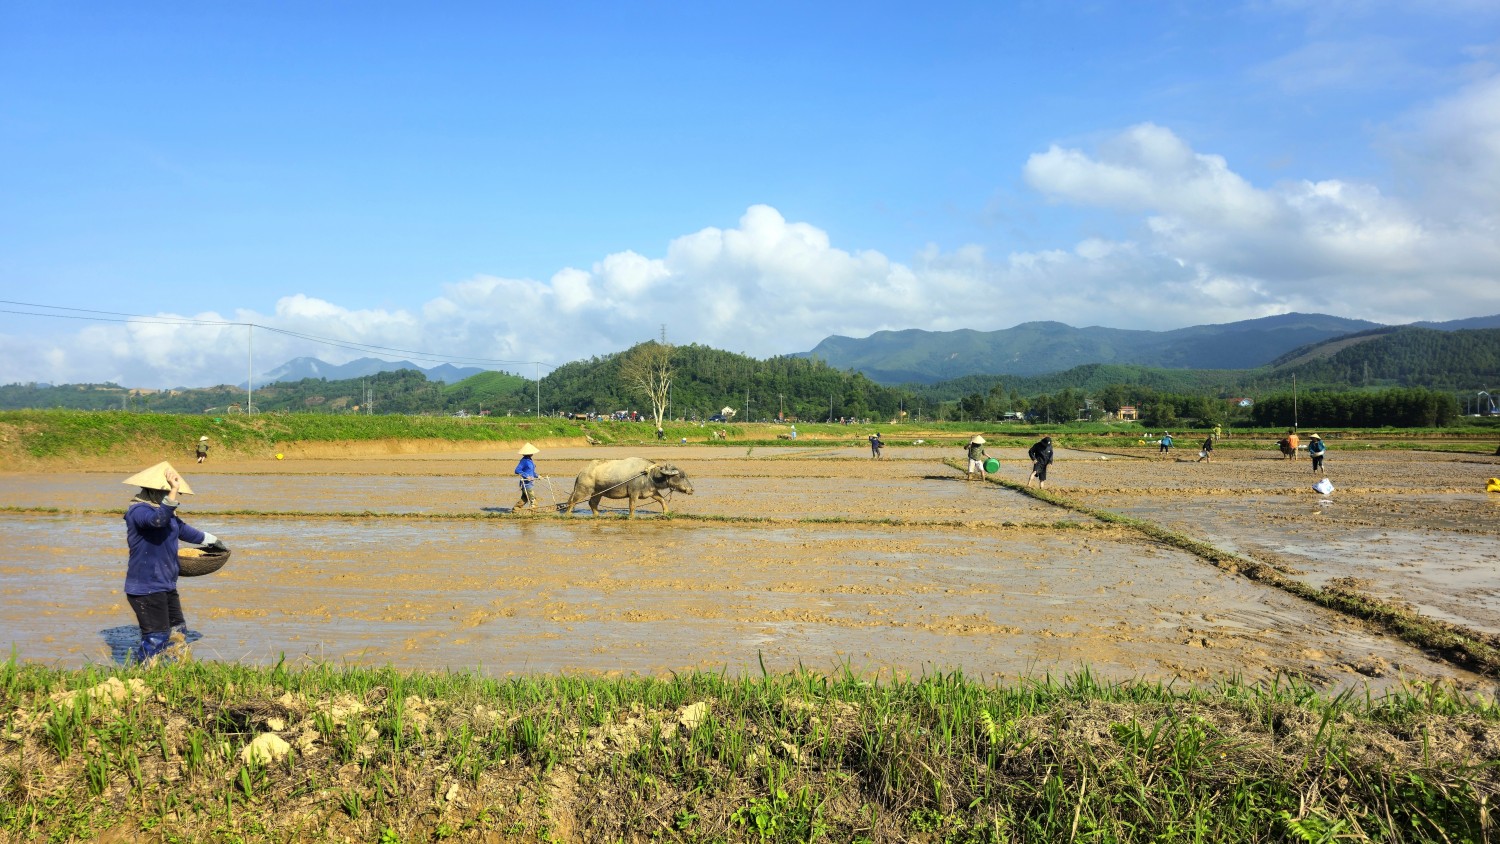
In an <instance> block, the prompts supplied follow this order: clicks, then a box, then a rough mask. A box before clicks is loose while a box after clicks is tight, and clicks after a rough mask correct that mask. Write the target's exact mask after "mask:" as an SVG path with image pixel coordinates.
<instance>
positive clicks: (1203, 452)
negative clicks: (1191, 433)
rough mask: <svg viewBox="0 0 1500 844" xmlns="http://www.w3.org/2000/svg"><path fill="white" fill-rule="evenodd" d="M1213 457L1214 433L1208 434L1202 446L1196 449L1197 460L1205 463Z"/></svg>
mask: <svg viewBox="0 0 1500 844" xmlns="http://www.w3.org/2000/svg"><path fill="white" fill-rule="evenodd" d="M1213 458H1214V435H1213V434H1209V435H1208V438H1207V439H1205V440H1204V441H1203V448H1201V449H1199V450H1198V462H1199V463H1207V462H1209V461H1211V460H1213Z"/></svg>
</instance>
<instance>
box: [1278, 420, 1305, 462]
mask: <svg viewBox="0 0 1500 844" xmlns="http://www.w3.org/2000/svg"><path fill="white" fill-rule="evenodd" d="M1299 442H1301V441H1300V440H1298V439H1297V431H1296V429H1295V428H1287V429H1286V448H1283V449H1282V450H1281V451H1282V453H1283V454H1285V455H1286V456H1287V459H1289V460H1296V459H1297V445H1298V443H1299Z"/></svg>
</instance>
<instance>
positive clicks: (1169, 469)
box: [0, 445, 1500, 689]
mask: <svg viewBox="0 0 1500 844" xmlns="http://www.w3.org/2000/svg"><path fill="white" fill-rule="evenodd" d="M991 454H992V455H993V456H997V457H999V458H1000V459H1001V463H1002V466H1001V469H1000V472H999V473H998V475H999V476H1000V477H1003V478H1005V479H1008V480H1010V481H1016V482H1019V481H1024V480H1025V479H1026V475H1027V474H1028V471H1029V465H1027V463H1026V461H1025V456H1024V454H1023V453H1022V452H1021V451H1020V450H1010V451H1007V450H1003V449H991ZM886 455H887V459H885V460H881V461H874V460H871V459H869V456H868V451H867V450H864V449H852V448H842V447H827V446H817V445H812V446H808V447H779V448H746V447H744V446H727V447H707V446H673V445H668V446H663V447H647V448H624V447H618V448H617V447H599V448H577V447H570V448H555V449H550V450H546V451H543V453H542V454H540V455H538V457H537V464H538V467H539V469H540V471H541V472H542V473H543V475H544V476H545V478H544V480H542V481H541V482H539V484H538V487H537V491H538V493H539V499H540V504H539V506H538V509H537V511H536V512H535V513H529V514H517V513H513V512H511V507H512V505H513V504H514V503H515V502H516V499H517V492H516V482H515V477H514V475H513V474H512V469H513V468H514V465H515V461H516V457H515V456H514V455H512V454H508V453H496V452H494V451H484V452H474V453H442V454H428V455H422V454H413V455H399V456H389V457H381V458H365V457H350V458H339V457H325V458H317V459H304V458H293V459H288V460H283V461H274V460H237V461H215V462H211V463H209V464H206V465H203V466H195V465H192V464H188V465H184V466H179V468H180V469H181V470H182V471H183V472H184V473H185V474H186V475H187V477H188V479H189V480H190V481H191V483H192V485H193V487H194V489H195V490H196V492H197V494H196V495H194V496H192V497H189V498H188V499H187V502H186V504H185V506H184V507H183V509H182V511H181V515H182V516H183V517H184V518H185V519H186V520H187V521H188V522H190V523H192V524H194V525H195V526H198V527H200V528H203V529H206V530H209V531H211V532H213V533H215V534H217V535H218V536H220V537H221V538H222V539H224V540H225V541H226V542H227V543H228V544H229V545H230V547H231V548H233V549H234V556H233V558H232V559H231V560H230V562H229V564H228V565H227V566H225V568H223V569H222V570H220V571H219V572H218V573H216V574H213V575H209V576H206V577H199V578H185V579H183V580H182V582H181V594H182V601H183V605H184V608H185V610H186V612H187V616H188V623H189V627H190V628H191V630H192V631H193V633H192V636H191V637H190V639H191V641H192V649H193V653H194V655H195V657H196V658H198V659H214V660H230V661H243V662H247V663H258V664H267V663H274V662H276V661H277V660H278V659H280V658H282V657H283V656H284V657H285V658H286V659H287V660H288V661H289V662H296V661H300V660H309V661H311V660H317V661H324V662H334V663H349V664H365V665H386V664H392V665H396V666H402V667H411V668H426V669H434V668H443V667H451V668H463V669H477V670H480V671H482V672H484V673H487V674H492V675H497V676H507V675H519V674H533V673H553V672H583V673H591V674H605V675H608V674H616V673H625V674H658V675H659V674H664V673H666V672H670V671H681V670H692V669H704V670H712V671H727V672H729V673H732V674H738V673H747V672H759V671H760V670H761V667H760V666H761V664H762V662H763V663H764V664H765V666H766V667H767V668H769V669H770V670H773V671H777V670H786V669H791V668H795V667H796V666H798V665H801V666H804V667H807V668H814V669H828V670H836V669H841V668H842V667H845V666H847V667H850V668H852V669H854V670H856V671H859V672H863V673H868V674H875V675H881V674H884V675H916V674H920V673H922V672H924V671H931V670H949V669H953V668H961V669H963V670H964V672H965V673H966V674H968V675H969V676H971V677H975V678H983V679H985V680H991V679H1006V678H1015V677H1017V676H1021V675H1032V676H1034V675H1038V674H1042V673H1045V672H1051V673H1054V674H1061V673H1064V672H1069V671H1074V670H1077V669H1079V668H1081V667H1084V666H1087V667H1089V668H1090V669H1091V670H1093V671H1094V672H1096V673H1098V674H1101V675H1103V676H1105V677H1109V678H1113V679H1122V680H1123V679H1128V678H1145V679H1173V678H1178V679H1181V680H1183V681H1187V682H1205V681H1211V680H1214V679H1217V678H1223V677H1227V676H1231V675H1238V676H1240V677H1242V678H1245V679H1247V680H1255V679H1259V678H1264V677H1271V676H1273V675H1276V674H1278V673H1288V674H1292V675H1296V676H1299V677H1302V678H1305V679H1308V680H1310V681H1312V682H1314V683H1317V684H1319V685H1324V686H1328V687H1338V686H1345V685H1351V684H1359V683H1370V684H1372V685H1375V686H1380V685H1383V684H1388V683H1395V682H1398V681H1400V680H1401V679H1403V678H1404V679H1427V678H1438V677H1446V678H1454V679H1456V680H1458V681H1459V682H1460V683H1462V684H1465V685H1469V686H1473V687H1476V688H1477V687H1483V688H1486V689H1488V688H1489V687H1490V686H1491V685H1492V681H1490V680H1487V679H1484V678H1480V677H1477V676H1475V675H1472V674H1468V673H1466V672H1465V671H1463V670H1461V669H1459V668H1456V667H1454V666H1453V665H1451V664H1449V663H1447V662H1445V661H1443V660H1441V659H1438V658H1435V657H1433V656H1430V655H1428V654H1425V653H1423V652H1422V651H1421V650H1419V649H1417V648H1415V647H1413V646H1411V645H1409V644H1406V643H1403V642H1401V641H1399V640H1397V639H1395V638H1394V637H1392V636H1390V635H1387V634H1385V633H1383V632H1382V631H1380V630H1377V629H1375V628H1373V627H1371V626H1368V625H1366V624H1365V623H1363V622H1359V621H1356V620H1353V619H1350V618H1348V617H1346V616H1343V615H1341V614H1339V613H1336V612H1333V611H1330V610H1325V609H1322V608H1320V607H1317V606H1314V605H1312V604H1310V603H1308V602H1306V601H1303V600H1301V599H1299V598H1297V597H1294V596H1292V595H1289V594H1287V593H1285V592H1283V591H1280V590H1277V589H1274V588H1270V587H1267V586H1265V585H1263V584H1259V583H1256V582H1254V581H1252V580H1250V579H1248V578H1245V577H1242V576H1239V575H1236V574H1233V573H1227V572H1224V571H1221V570H1220V569H1218V568H1215V567H1213V566H1211V565H1209V564H1208V563H1206V562H1205V561H1204V560H1202V559H1200V558H1199V557H1197V556H1195V555H1193V554H1191V553H1188V552H1187V551H1183V550H1179V549H1178V548H1175V547H1170V546H1168V545H1164V544H1161V543H1159V542H1156V541H1154V540H1151V539H1149V538H1146V537H1144V536H1142V535H1141V534H1140V533H1138V532H1136V531H1132V530H1130V529H1128V528H1122V527H1117V526H1114V525H1111V524H1107V523H1104V522H1100V521H1097V520H1095V519H1094V518H1092V517H1089V516H1085V515H1081V514H1079V513H1078V512H1076V511H1074V510H1070V509H1067V508H1065V507H1059V506H1054V505H1051V504H1048V503H1045V502H1041V501H1037V500H1035V499H1032V498H1030V497H1028V496H1026V495H1024V494H1022V493H1020V492H1018V491H1016V490H1013V489H1007V488H1005V487H1004V486H1001V485H998V484H994V483H988V482H969V481H966V480H965V479H964V476H963V473H962V471H960V470H958V469H955V468H953V466H952V465H950V462H951V461H954V459H955V458H960V457H962V451H961V450H960V449H956V448H951V447H950V448H941V449H940V448H924V447H910V448H895V447H891V448H887V449H886ZM627 456H643V457H648V458H652V459H657V460H663V461H668V462H672V463H675V464H676V465H677V466H678V467H679V468H681V469H683V470H684V471H685V472H686V473H687V474H688V476H689V478H690V479H691V481H692V483H693V485H694V487H695V488H696V494H695V495H693V496H691V497H688V496H683V495H676V496H675V497H673V498H672V499H671V501H670V503H669V507H670V508H671V510H672V513H673V517H672V518H662V517H661V515H660V511H659V508H657V507H655V506H654V505H652V506H649V507H647V508H646V511H645V512H644V513H640V512H638V513H637V517H636V518H635V519H633V520H631V519H626V518H625V517H624V511H623V507H622V506H621V502H608V501H607V502H606V506H607V508H608V509H607V510H606V511H605V512H604V513H602V514H601V515H600V516H598V517H595V516H591V515H590V514H589V512H588V508H587V507H586V506H580V507H579V508H578V512H576V513H574V514H572V515H564V514H559V513H558V512H556V509H555V508H554V507H553V506H552V505H554V504H555V503H557V502H560V501H563V500H565V499H566V498H567V495H568V492H569V490H570V489H571V486H572V477H573V475H574V474H575V473H576V472H577V471H578V470H579V469H580V468H581V467H582V466H583V464H584V463H586V462H587V461H588V460H591V459H596V458H614V457H627ZM1196 457H1197V453H1196V452H1195V451H1194V452H1191V453H1188V454H1183V455H1172V456H1169V457H1156V456H1155V455H1150V454H1149V453H1148V452H1146V451H1145V450H1141V451H1136V452H1119V453H1113V454H1103V453H1098V452H1082V451H1071V450H1068V449H1060V450H1059V452H1058V461H1057V463H1056V464H1055V465H1054V466H1053V469H1052V478H1051V480H1050V481H1049V484H1048V489H1049V490H1051V491H1054V492H1058V493H1060V494H1062V495H1064V496H1066V497H1068V498H1070V499H1074V500H1076V501H1078V502H1080V503H1082V504H1084V505H1086V506H1088V507H1091V508H1096V509H1102V510H1107V511H1110V512H1114V513H1119V514H1122V515H1127V516H1131V517H1134V518H1137V519H1142V520H1146V521H1149V522H1153V523H1156V524H1159V525H1162V526H1164V527H1167V528H1169V529H1171V530H1173V531H1175V532H1177V533H1180V534H1183V535H1186V536H1188V537H1192V538H1194V539H1197V540H1200V541H1203V542H1206V543H1209V544H1211V545H1213V546H1216V547H1218V548H1221V549H1225V550H1228V551H1232V552H1235V553H1237V554H1240V555H1241V556H1243V557H1246V558H1248V559H1250V560H1254V561H1260V562H1266V563H1269V564H1271V565H1274V566H1276V567H1278V568H1279V570H1281V571H1284V572H1290V573H1291V575H1292V576H1293V577H1295V578H1297V579H1299V580H1302V581H1304V582H1307V583H1309V584H1313V585H1326V584H1329V583H1333V582H1338V583H1340V584H1343V585H1345V586H1347V587H1349V588H1353V589H1358V590H1359V591H1360V592H1361V593H1363V594H1368V595H1370V596H1373V597H1376V598H1380V599H1382V600H1386V601H1390V602H1395V603H1398V604H1403V605H1407V606H1410V607H1412V608H1414V609H1416V610H1417V611H1419V612H1421V613H1422V614H1424V615H1426V616H1429V617H1431V618H1435V619H1440V620H1444V621H1449V622H1452V623H1455V624H1461V625H1463V626H1465V627H1466V628H1468V629H1471V630H1474V631H1478V632H1480V633H1482V634H1490V635H1500V578H1497V570H1500V541H1497V540H1500V495H1496V494H1487V493H1486V492H1485V479H1486V478H1489V477H1494V476H1496V475H1497V474H1500V458H1491V457H1482V456H1475V455H1456V454H1439V453H1430V452H1407V451H1378V452H1376V451H1370V452H1353V451H1351V452H1347V453H1343V452H1340V451H1338V450H1337V449H1335V450H1334V451H1333V452H1331V453H1330V455H1329V458H1328V465H1327V471H1326V472H1325V473H1322V474H1320V475H1314V474H1313V473H1312V471H1311V468H1310V464H1309V462H1308V461H1307V460H1306V459H1302V460H1297V461H1288V460H1284V459H1282V458H1281V457H1280V456H1279V455H1278V454H1276V453H1275V452H1272V451H1268V450H1264V449H1262V450H1253V451H1250V450H1247V451H1237V450H1234V449H1231V448H1221V449H1220V450H1219V451H1217V452H1215V455H1214V458H1213V460H1212V462H1209V463H1196V462H1192V461H1193V460H1194V459H1195V458H1196ZM134 468H139V467H133V468H132V467H124V466H113V465H106V464H102V463H101V464H97V465H93V466H80V467H77V468H70V469H67V470H62V471H57V470H53V471H48V472H26V473H6V474H3V475H0V478H3V483H0V507H5V508H7V509H6V510H4V511H3V512H0V644H3V645H6V646H11V645H13V646H14V647H15V648H16V650H17V651H18V653H19V654H20V656H21V658H22V659H24V660H28V661H41V662H47V663H52V664H58V665H64V666H73V665H82V664H86V663H90V662H97V663H108V662H111V661H113V660H116V659H118V658H119V657H120V656H121V655H122V654H123V652H124V649H125V648H126V647H128V646H129V645H131V644H133V641H134V635H135V633H134V619H133V616H132V614H131V612H130V609H129V607H128V605H127V604H126V603H125V600H124V597H123V595H122V594H121V592H120V587H121V585H122V582H123V578H124V560H125V549H124V527H123V524H122V522H121V519H120V513H121V512H123V509H124V505H125V502H126V501H127V500H128V498H129V497H130V495H131V494H132V493H133V490H132V489H130V488H128V487H126V486H124V485H123V484H121V483H120V481H121V480H122V479H123V478H124V477H125V476H126V475H128V474H130V472H131V471H134ZM1323 476H1326V477H1328V478H1329V479H1331V480H1332V482H1333V483H1334V484H1335V486H1336V491H1335V492H1333V493H1332V494H1331V495H1328V496H1324V495H1321V494H1319V493H1317V492H1315V491H1314V490H1313V489H1312V485H1313V483H1314V482H1315V481H1317V480H1318V479H1319V478H1321V477H1323ZM54 511H55V512H54Z"/></svg>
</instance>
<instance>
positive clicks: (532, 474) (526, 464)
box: [516, 454, 536, 481]
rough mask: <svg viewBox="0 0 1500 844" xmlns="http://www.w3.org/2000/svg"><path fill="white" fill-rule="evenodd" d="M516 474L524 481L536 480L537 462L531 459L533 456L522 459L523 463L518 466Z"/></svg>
mask: <svg viewBox="0 0 1500 844" xmlns="http://www.w3.org/2000/svg"><path fill="white" fill-rule="evenodd" d="M516 474H517V475H520V476H521V480H523V481H529V480H533V479H535V478H536V462H535V461H533V460H532V459H531V455H529V454H528V455H526V456H525V457H522V458H521V462H520V463H517V464H516Z"/></svg>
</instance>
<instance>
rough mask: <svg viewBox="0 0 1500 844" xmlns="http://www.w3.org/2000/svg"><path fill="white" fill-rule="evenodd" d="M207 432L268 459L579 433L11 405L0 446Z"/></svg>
mask: <svg viewBox="0 0 1500 844" xmlns="http://www.w3.org/2000/svg"><path fill="white" fill-rule="evenodd" d="M201 436H207V437H208V438H209V440H210V443H211V445H212V447H213V449H215V451H214V452H213V453H214V454H216V455H224V454H231V455H232V454H246V455H257V456H268V455H269V454H271V453H273V452H275V451H276V449H277V448H278V447H282V446H286V445H288V444H291V443H327V442H369V441H373V440H405V441H424V440H438V441H447V442H507V441H519V440H526V439H545V438H549V437H577V438H582V436H583V432H582V430H581V429H580V427H579V426H578V425H577V424H575V423H572V422H569V421H567V420H563V419H556V418H549V417H543V418H540V419H537V418H533V417H498V418H467V419H457V418H453V417H447V416H395V415H392V416H354V415H349V416H335V415H331V414H318V413H289V414H258V415H255V416H243V415H236V416H218V417H214V416H184V415H179V414H167V413H126V412H121V411H83V410H14V411H3V412H0V450H3V452H4V453H6V454H8V455H13V456H16V457H22V458H30V459H55V458H67V457H79V456H82V457H106V456H119V457H136V456H139V455H142V454H159V455H162V456H163V457H166V458H169V459H171V458H174V456H175V459H184V458H187V457H191V456H192V454H193V449H194V447H195V446H196V444H197V442H198V438H199V437H201Z"/></svg>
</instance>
